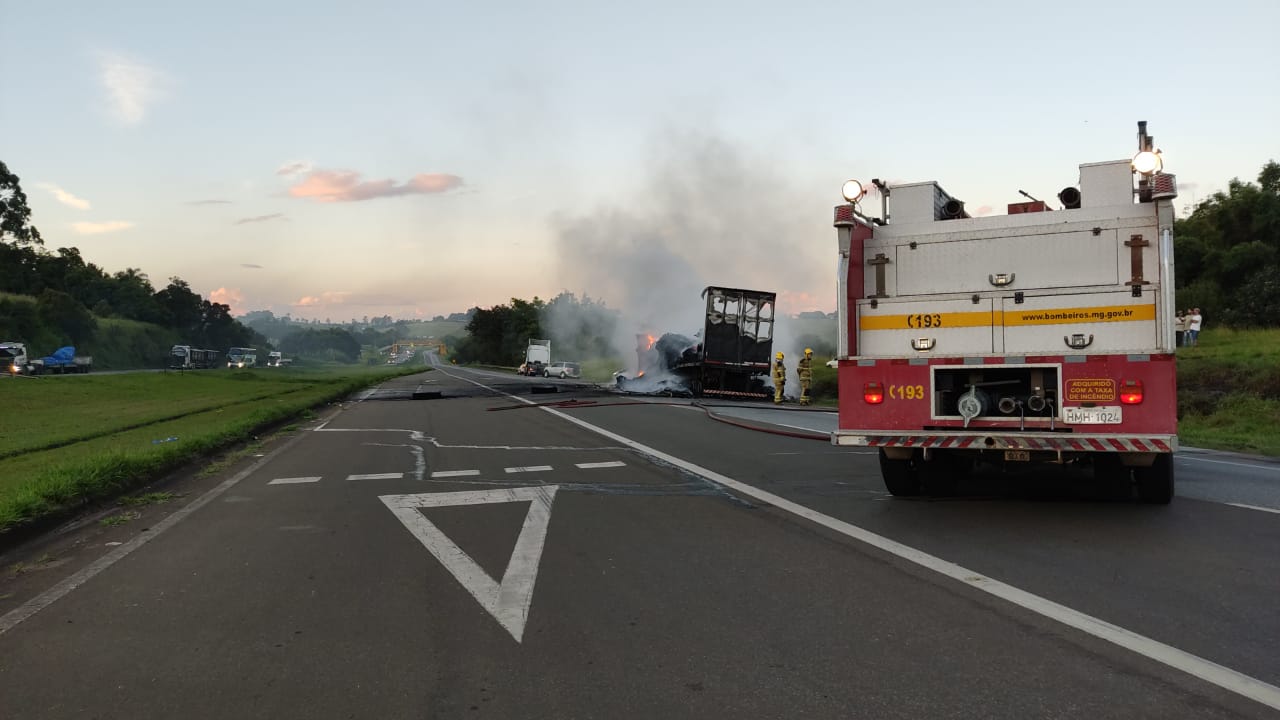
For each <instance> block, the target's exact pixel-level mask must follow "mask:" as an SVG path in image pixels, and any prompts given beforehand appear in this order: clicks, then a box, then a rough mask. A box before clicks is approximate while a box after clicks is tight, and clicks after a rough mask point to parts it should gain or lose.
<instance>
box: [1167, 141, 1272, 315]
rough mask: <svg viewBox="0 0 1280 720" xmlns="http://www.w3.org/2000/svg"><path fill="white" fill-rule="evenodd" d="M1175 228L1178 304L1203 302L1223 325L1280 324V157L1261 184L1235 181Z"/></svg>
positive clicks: (1267, 169)
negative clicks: (1279, 160) (1279, 161)
mask: <svg viewBox="0 0 1280 720" xmlns="http://www.w3.org/2000/svg"><path fill="white" fill-rule="evenodd" d="M1173 232H1174V241H1173V242H1174V257H1175V263H1176V267H1175V273H1176V276H1177V282H1176V288H1177V305H1178V307H1180V308H1189V307H1198V308H1201V309H1202V310H1203V311H1204V312H1205V315H1206V317H1207V318H1209V322H1210V323H1212V324H1217V325H1225V326H1233V327H1276V326H1278V325H1280V163H1277V162H1276V161H1274V160H1272V161H1270V162H1268V163H1267V164H1266V165H1264V166H1263V167H1262V170H1261V171H1260V172H1259V173H1258V181H1257V182H1256V183H1254V182H1242V181H1241V180H1240V179H1238V178H1237V179H1233V180H1232V181H1231V182H1230V183H1228V184H1227V190H1226V191H1225V192H1217V193H1214V194H1213V195H1212V196H1211V197H1209V198H1208V199H1206V200H1202V201H1201V202H1199V203H1197V204H1196V206H1195V208H1194V210H1193V211H1192V213H1191V214H1190V215H1189V216H1188V217H1187V218H1185V219H1181V220H1176V221H1174V226H1173Z"/></svg>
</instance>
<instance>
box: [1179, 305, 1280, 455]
mask: <svg viewBox="0 0 1280 720" xmlns="http://www.w3.org/2000/svg"><path fill="white" fill-rule="evenodd" d="M1178 416H1179V420H1178V437H1179V440H1180V441H1181V442H1182V443H1183V444H1184V445H1190V446H1193V447H1205V448H1214V449H1218V450H1235V451H1239V452H1249V453H1261V454H1264V455H1280V434H1278V433H1277V432H1276V430H1275V428H1276V427H1277V426H1278V425H1280V330H1231V329H1228V328H1217V329H1211V330H1206V331H1205V332H1203V333H1201V334H1200V343H1199V345H1198V346H1196V347H1193V348H1181V349H1179V350H1178Z"/></svg>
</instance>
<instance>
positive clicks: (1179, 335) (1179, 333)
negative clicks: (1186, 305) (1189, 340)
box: [1173, 310, 1187, 347]
mask: <svg viewBox="0 0 1280 720" xmlns="http://www.w3.org/2000/svg"><path fill="white" fill-rule="evenodd" d="M1186 334H1187V313H1186V312H1184V311H1182V310H1179V311H1178V314H1177V316H1176V317H1174V319H1173V346H1174V347H1182V343H1183V341H1184V340H1185V339H1186Z"/></svg>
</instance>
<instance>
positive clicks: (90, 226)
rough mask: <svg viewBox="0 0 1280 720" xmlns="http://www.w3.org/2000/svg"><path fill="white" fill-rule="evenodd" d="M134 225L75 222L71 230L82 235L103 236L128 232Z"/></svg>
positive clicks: (117, 221)
mask: <svg viewBox="0 0 1280 720" xmlns="http://www.w3.org/2000/svg"><path fill="white" fill-rule="evenodd" d="M133 225H134V224H133V223H131V222H126V221H124V220H108V221H106V222H74V223H71V229H72V230H75V231H76V232H77V233H79V234H81V235H101V234H102V233H109V232H117V231H120V230H128V229H129V228H131V227H133Z"/></svg>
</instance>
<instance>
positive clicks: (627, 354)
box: [553, 131, 836, 365]
mask: <svg viewBox="0 0 1280 720" xmlns="http://www.w3.org/2000/svg"><path fill="white" fill-rule="evenodd" d="M649 157H651V158H652V159H651V162H650V165H649V166H648V167H646V168H641V169H640V174H641V177H642V184H641V186H640V188H639V189H638V191H637V192H635V193H633V194H632V195H631V196H629V197H628V201H627V202H626V203H625V204H619V205H618V206H615V207H602V208H599V209H597V210H596V211H594V212H592V213H589V214H586V215H572V214H568V213H565V214H561V215H559V216H557V217H555V218H553V223H554V226H555V231H556V236H557V237H556V242H557V245H558V247H557V250H558V252H557V257H558V258H559V263H560V266H559V271H560V280H561V283H562V285H563V286H567V287H574V288H581V289H582V290H584V291H586V292H589V293H590V294H592V295H594V296H596V297H602V298H604V299H606V300H607V301H608V302H609V304H610V305H611V306H613V307H616V308H619V309H620V310H621V313H622V319H621V320H620V322H619V324H618V329H617V333H616V338H615V341H614V351H615V353H616V354H617V356H618V357H621V358H622V359H623V360H624V361H625V362H626V363H627V364H628V365H632V364H634V363H635V333H637V332H650V333H652V334H653V335H655V336H661V335H662V333H664V332H679V333H683V334H686V335H690V336H692V335H693V334H694V333H695V332H697V331H698V330H699V329H700V328H701V326H702V310H703V300H702V298H701V296H700V295H701V293H702V290H703V288H705V287H707V286H708V285H722V286H728V287H740V288H748V289H752V290H766V291H775V292H781V291H783V290H791V291H799V292H809V293H810V294H812V295H815V296H818V297H819V298H820V300H821V301H823V302H822V305H824V306H828V305H830V306H833V305H834V302H835V299H834V297H832V298H829V299H828V298H826V297H824V295H825V294H829V293H830V292H831V291H830V289H829V288H830V287H831V286H832V285H833V282H832V281H831V278H833V277H834V275H835V269H836V258H835V254H836V248H835V235H834V231H833V230H832V229H831V225H830V220H829V219H830V212H831V207H832V206H833V205H834V204H835V203H834V202H832V201H830V199H829V198H826V197H822V196H820V195H819V196H815V194H814V193H810V192H805V191H803V190H802V189H800V187H798V186H799V185H800V183H797V182H794V181H789V180H788V178H786V177H785V176H784V175H783V172H782V170H781V169H780V168H781V166H782V163H781V162H780V161H779V159H777V158H773V157H771V156H770V155H769V153H768V152H767V151H765V150H761V149H757V148H749V147H743V146H739V145H735V144H733V143H731V142H729V141H727V140H725V139H723V138H719V137H716V136H713V135H710V134H707V133H704V132H700V131H672V132H667V133H663V134H662V135H661V136H660V137H659V138H658V139H657V140H656V141H655V143H654V147H653V149H652V152H651V153H650V154H649ZM791 336H792V331H791V329H790V328H788V323H787V322H786V319H785V318H782V317H781V314H780V317H779V322H778V327H777V328H776V330H775V347H777V348H779V349H786V350H790V345H789V344H788V343H790V342H791Z"/></svg>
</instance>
